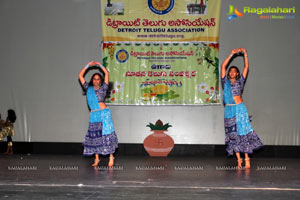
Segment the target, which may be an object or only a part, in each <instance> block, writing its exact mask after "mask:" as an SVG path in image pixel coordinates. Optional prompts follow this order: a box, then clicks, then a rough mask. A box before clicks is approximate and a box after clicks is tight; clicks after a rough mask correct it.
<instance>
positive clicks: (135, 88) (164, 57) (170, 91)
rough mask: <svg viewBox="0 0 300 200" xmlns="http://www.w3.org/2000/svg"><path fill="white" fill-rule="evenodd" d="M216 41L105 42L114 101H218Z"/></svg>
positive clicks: (209, 102) (147, 103)
mask: <svg viewBox="0 0 300 200" xmlns="http://www.w3.org/2000/svg"><path fill="white" fill-rule="evenodd" d="M218 48H219V45H218V43H104V44H103V65H104V66H105V67H106V68H107V69H108V70H109V73H110V81H111V82H113V87H114V88H113V90H112V91H111V94H110V98H109V99H107V101H106V102H107V103H110V104H115V105H210V104H219V102H220V99H219V69H218V66H219V59H218V57H219V55H218V54H219V49H218Z"/></svg>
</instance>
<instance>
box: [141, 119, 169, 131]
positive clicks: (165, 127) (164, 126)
mask: <svg viewBox="0 0 300 200" xmlns="http://www.w3.org/2000/svg"><path fill="white" fill-rule="evenodd" d="M146 127H149V128H150V129H151V130H165V131H166V130H168V128H170V127H172V125H170V124H169V123H166V124H163V122H162V121H161V120H157V121H156V123H155V125H154V124H152V123H149V124H148V125H146Z"/></svg>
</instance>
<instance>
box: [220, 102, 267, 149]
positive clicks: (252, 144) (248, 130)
mask: <svg viewBox="0 0 300 200" xmlns="http://www.w3.org/2000/svg"><path fill="white" fill-rule="evenodd" d="M224 122H225V123H224V124H225V144H226V151H227V153H228V155H233V154H234V153H236V152H240V153H248V154H252V153H253V151H254V150H257V149H260V148H261V147H262V146H263V143H262V142H261V140H260V139H259V137H258V135H257V134H256V133H255V131H254V130H253V128H252V126H251V123H250V119H249V116H248V111H247V108H246V106H245V104H244V103H240V104H234V105H232V104H231V105H226V106H225V115H224Z"/></svg>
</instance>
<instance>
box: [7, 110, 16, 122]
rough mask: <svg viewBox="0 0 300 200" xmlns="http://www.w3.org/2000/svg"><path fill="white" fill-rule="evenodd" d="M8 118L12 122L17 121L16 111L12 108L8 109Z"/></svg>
mask: <svg viewBox="0 0 300 200" xmlns="http://www.w3.org/2000/svg"><path fill="white" fill-rule="evenodd" d="M7 118H8V119H9V121H10V122H12V123H15V121H16V119H17V117H16V113H15V111H14V110H12V109H9V110H8V111H7Z"/></svg>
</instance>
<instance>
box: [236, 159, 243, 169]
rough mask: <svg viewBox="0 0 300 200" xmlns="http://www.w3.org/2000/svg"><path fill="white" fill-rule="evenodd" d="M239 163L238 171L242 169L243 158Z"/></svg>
mask: <svg viewBox="0 0 300 200" xmlns="http://www.w3.org/2000/svg"><path fill="white" fill-rule="evenodd" d="M237 163H238V165H237V167H238V169H242V163H243V159H242V158H241V159H238V160H237Z"/></svg>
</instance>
